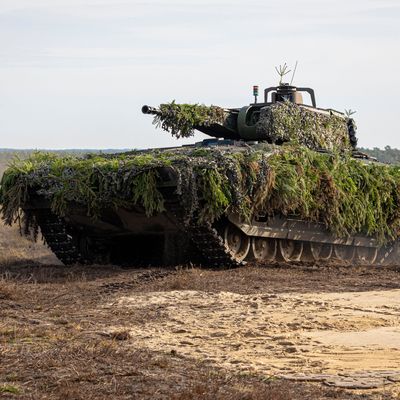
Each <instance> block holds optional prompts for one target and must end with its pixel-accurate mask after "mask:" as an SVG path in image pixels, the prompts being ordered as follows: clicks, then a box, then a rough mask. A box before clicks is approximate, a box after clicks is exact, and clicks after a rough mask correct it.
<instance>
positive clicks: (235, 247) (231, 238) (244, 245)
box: [224, 223, 250, 262]
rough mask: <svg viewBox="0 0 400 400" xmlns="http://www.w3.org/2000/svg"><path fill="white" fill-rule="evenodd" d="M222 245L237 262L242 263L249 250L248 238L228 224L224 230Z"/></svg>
mask: <svg viewBox="0 0 400 400" xmlns="http://www.w3.org/2000/svg"><path fill="white" fill-rule="evenodd" d="M224 244H225V247H226V248H227V249H228V250H229V252H230V253H231V254H232V256H233V257H235V259H236V260H237V261H239V262H240V261H243V260H244V259H245V258H246V257H247V255H248V254H249V250H250V237H249V236H247V235H246V234H245V233H243V232H242V231H241V230H240V229H239V228H237V227H236V226H235V225H233V224H231V223H229V224H228V225H227V226H226V227H225V230H224Z"/></svg>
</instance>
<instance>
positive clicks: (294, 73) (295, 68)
mask: <svg viewBox="0 0 400 400" xmlns="http://www.w3.org/2000/svg"><path fill="white" fill-rule="evenodd" d="M298 63H299V62H298V61H296V65H295V66H294V70H293V75H292V80H291V81H290V86H292V83H293V79H294V76H295V75H296V70H297V64H298Z"/></svg>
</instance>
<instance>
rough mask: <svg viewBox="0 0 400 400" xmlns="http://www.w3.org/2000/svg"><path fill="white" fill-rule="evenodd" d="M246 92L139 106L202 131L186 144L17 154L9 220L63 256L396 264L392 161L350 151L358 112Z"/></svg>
mask: <svg viewBox="0 0 400 400" xmlns="http://www.w3.org/2000/svg"><path fill="white" fill-rule="evenodd" d="M303 94H306V95H307V96H308V97H309V98H310V101H309V104H305V103H304V102H303ZM253 95H254V102H253V103H251V104H249V105H247V106H243V107H239V108H222V107H218V106H210V107H207V106H203V105H198V104H195V105H188V104H176V103H175V102H172V103H168V104H161V105H160V106H159V107H158V108H155V107H151V106H147V105H145V106H143V108H142V112H143V113H144V114H150V115H153V117H154V120H153V123H154V124H156V125H158V126H160V127H162V128H163V129H164V130H166V131H168V132H170V133H171V134H172V135H174V136H176V137H178V138H179V137H189V136H191V135H193V133H194V131H195V130H198V131H200V132H203V133H205V134H206V135H209V136H210V137H211V138H210V139H205V140H203V141H201V142H197V143H194V144H193V145H185V146H179V147H173V148H163V149H161V148H160V149H148V150H137V151H131V152H127V153H122V154H108V155H88V156H86V157H84V158H81V159H80V158H75V157H57V156H55V155H48V154H36V155H34V156H33V157H32V158H31V159H30V160H28V161H23V162H19V163H16V164H14V165H12V166H11V167H10V168H9V169H8V170H7V171H6V172H5V174H4V176H3V179H2V185H1V202H2V209H3V218H4V220H5V222H6V223H8V224H11V223H13V222H15V221H16V220H18V221H19V222H20V223H21V226H23V227H24V231H25V232H26V233H30V234H33V235H37V233H38V232H41V234H42V236H43V238H44V240H45V242H46V243H47V245H48V246H49V247H50V248H51V250H52V251H53V252H54V253H55V254H56V256H57V257H58V258H59V259H60V260H61V261H62V262H63V263H64V264H66V265H70V264H75V263H114V264H122V265H134V266H136V265H138V266H139V265H179V264H187V263H196V264H201V265H207V266H212V267H214V266H218V267H221V266H222V267H235V266H238V265H242V264H244V263H246V262H248V261H256V262H262V263H271V262H280V261H284V262H289V263H290V262H298V261H306V262H329V261H332V260H333V261H340V262H355V263H358V264H369V265H385V264H389V263H392V262H394V260H395V259H396V257H397V256H398V232H399V231H400V230H399V227H400V212H399V208H398V205H399V204H400V194H398V187H400V173H399V172H398V171H397V168H395V167H392V166H388V165H383V164H380V163H378V162H377V161H376V160H375V159H372V158H370V157H368V156H367V155H365V154H363V153H360V152H359V151H357V148H356V145H357V138H356V125H355V122H354V120H353V119H352V118H351V117H350V115H345V114H344V113H341V112H338V111H335V110H333V109H322V108H318V107H317V104H316V98H315V94H314V91H313V89H311V88H301V87H295V86H291V85H289V84H281V85H279V86H276V87H270V88H267V89H265V90H264V98H263V101H262V102H258V87H257V86H255V87H254V88H253Z"/></svg>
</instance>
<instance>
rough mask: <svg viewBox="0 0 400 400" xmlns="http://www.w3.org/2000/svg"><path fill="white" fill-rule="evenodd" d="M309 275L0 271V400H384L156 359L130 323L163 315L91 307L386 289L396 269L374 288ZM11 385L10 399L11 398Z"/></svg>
mask: <svg viewBox="0 0 400 400" xmlns="http://www.w3.org/2000/svg"><path fill="white" fill-rule="evenodd" d="M314 273H315V274H312V275H311V274H310V272H309V270H308V269H307V268H305V269H304V270H301V269H300V270H299V271H296V270H294V269H290V268H285V269H283V268H278V269H272V270H268V269H265V268H256V267H249V268H241V269H237V270H232V271H210V270H199V269H190V270H179V271H174V270H158V269H151V270H126V269H125V270H124V269H121V268H118V267H113V266H110V267H95V266H92V267H74V268H72V269H66V268H61V269H60V268H57V267H52V266H36V267H34V266H32V265H29V266H21V265H20V266H18V265H14V266H8V267H7V266H0V275H1V276H2V277H3V278H2V280H1V286H0V288H2V289H1V290H2V292H0V293H3V298H0V321H1V323H0V388H3V392H0V397H1V398H3V397H4V398H18V399H63V400H78V399H85V400H91V399H111V398H112V399H117V400H119V399H121V400H122V399H131V398H138V399H175V400H185V399H188V400H190V399H200V400H208V399H219V400H225V399H229V400H230V399H233V400H239V399H240V400H261V399H267V400H268V399H271V400H272V399H274V400H283V399H285V400H286V399H287V400H289V399H302V400H303V399H304V400H306V399H332V398H337V399H345V398H346V399H365V400H366V399H374V400H375V399H376V400H378V399H389V398H390V397H389V395H388V396H386V397H385V396H383V395H382V393H379V394H373V393H369V394H364V395H357V394H354V393H351V392H345V391H342V390H337V389H329V388H325V387H322V386H320V385H311V384H305V383H293V382H286V381H280V380H273V379H272V380H271V379H267V377H266V376H265V375H263V376H259V375H257V374H256V373H248V374H246V375H244V374H239V373H235V372H232V371H231V372H229V371H227V370H224V369H221V368H219V367H216V366H215V365H212V364H209V363H208V362H206V361H196V360H193V359H189V358H184V357H182V356H181V355H180V354H179V349H178V351H174V352H171V353H169V354H166V353H158V352H153V351H149V350H146V349H143V348H137V346H136V345H135V336H134V335H133V334H132V330H131V328H132V326H135V327H136V329H140V326H143V324H146V323H147V322H149V321H151V320H152V319H155V318H156V319H158V320H159V319H163V318H165V319H166V318H167V317H168V315H167V314H165V313H164V314H163V312H161V311H160V310H157V309H154V308H146V309H139V310H129V312H126V310H125V311H124V310H121V309H118V308H112V307H111V308H110V307H109V308H107V309H104V310H103V311H101V312H99V308H98V307H99V305H101V304H105V303H107V304H110V303H113V302H114V301H116V300H117V299H119V298H120V297H121V296H124V295H129V294H132V293H133V292H144V291H154V290H163V291H165V290H185V289H195V290H203V291H217V290H229V291H236V292H240V293H251V292H255V291H257V292H260V290H263V289H265V290H268V292H273V291H279V290H283V289H285V290H287V289H288V288H289V289H290V288H291V289H292V290H294V289H295V288H297V287H300V286H302V287H303V288H304V290H310V291H311V290H312V288H313V290H315V285H316V282H319V284H323V283H324V282H330V285H331V286H330V287H331V289H332V290H333V286H335V289H336V290H337V289H338V287H340V286H341V285H344V286H350V285H351V284H353V287H354V282H356V281H357V279H358V282H359V283H361V282H362V285H363V288H365V289H366V288H367V286H368V287H369V288H372V287H381V286H380V285H385V284H387V285H390V284H391V285H393V282H395V281H396V280H395V275H394V274H397V276H398V272H396V271H392V270H383V272H382V271H381V274H382V275H381V281H380V282H377V279H376V276H369V275H368V274H366V273H367V271H365V270H359V269H358V270H355V271H353V277H352V278H350V275H351V272H349V274H348V275H346V273H343V275H342V276H341V277H340V274H337V273H336V279H333V274H334V272H333V271H331V270H329V269H323V270H316V271H314ZM364 274H366V275H365V276H364ZM330 275H332V276H330ZM355 275H357V276H355ZM311 276H313V279H310V277H311ZM255 277H257V280H256V279H255ZM364 278H365V279H364ZM397 282H398V279H397ZM328 289H329V288H328V287H327V288H326V290H328ZM361 289H362V288H361ZM18 291H20V292H18ZM115 327H118V328H115ZM128 327H129V328H130V329H128ZM107 332H112V333H111V334H110V333H107ZM13 388H15V390H17V391H18V392H19V394H15V393H11V392H12V390H14V389H13ZM16 396H17V397H16Z"/></svg>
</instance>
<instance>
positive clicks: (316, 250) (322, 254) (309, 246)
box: [303, 242, 333, 261]
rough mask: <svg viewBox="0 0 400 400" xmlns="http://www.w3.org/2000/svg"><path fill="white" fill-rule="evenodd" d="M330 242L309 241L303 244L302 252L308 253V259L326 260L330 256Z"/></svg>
mask: <svg viewBox="0 0 400 400" xmlns="http://www.w3.org/2000/svg"><path fill="white" fill-rule="evenodd" d="M332 251H333V249H332V245H331V244H330V243H317V242H309V243H305V244H304V253H303V254H307V255H308V261H328V260H329V259H330V258H331V256H332Z"/></svg>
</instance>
